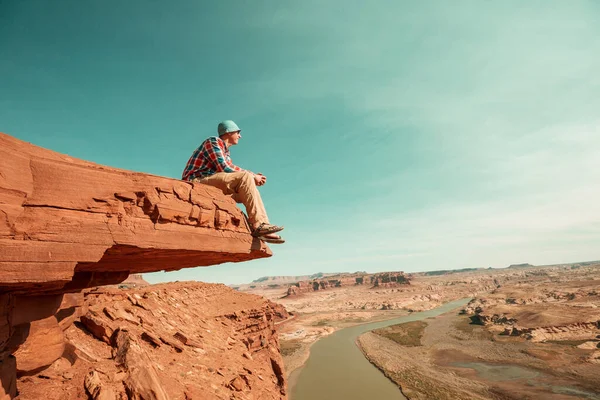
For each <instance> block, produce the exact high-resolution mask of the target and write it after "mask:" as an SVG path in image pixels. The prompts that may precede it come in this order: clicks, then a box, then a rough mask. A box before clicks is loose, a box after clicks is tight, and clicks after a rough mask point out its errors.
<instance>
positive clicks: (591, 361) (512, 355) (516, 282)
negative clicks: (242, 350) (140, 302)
mask: <svg viewBox="0 0 600 400" xmlns="http://www.w3.org/2000/svg"><path fill="white" fill-rule="evenodd" d="M400 274H401V273H399V272H395V273H388V274H361V273H357V274H339V275H329V276H326V277H324V278H316V279H313V280H312V281H308V282H307V283H311V282H331V283H332V284H330V285H321V284H319V285H318V289H317V285H316V284H315V285H314V289H317V290H306V291H304V292H301V293H298V288H302V287H303V286H304V287H310V288H311V289H312V288H313V285H312V284H307V283H306V282H305V283H304V284H303V283H302V281H301V282H300V283H299V284H298V283H296V284H295V285H291V286H288V285H289V284H285V285H282V286H284V287H286V286H287V287H288V289H287V290H285V291H284V290H282V289H283V288H279V290H278V288H277V287H275V286H276V285H277V283H276V281H274V280H272V281H269V283H268V284H267V285H264V286H263V287H262V289H260V288H259V286H260V284H257V283H256V282H255V283H253V286H255V287H254V288H253V289H250V290H253V291H259V292H261V294H262V295H263V296H266V297H268V298H270V299H271V300H273V301H276V302H278V303H279V304H282V305H283V306H285V308H286V309H287V310H288V311H289V312H290V313H291V314H293V317H292V318H290V319H289V320H288V321H286V322H284V323H283V324H281V325H280V327H279V330H280V344H281V348H282V354H283V358H284V363H285V365H286V373H287V374H288V376H289V378H290V386H291V389H290V391H291V393H292V399H304V398H309V397H306V395H305V394H302V396H297V397H295V396H294V395H295V394H296V393H299V392H298V391H297V390H296V389H297V388H296V387H295V386H296V385H297V384H298V381H299V380H300V381H301V380H302V374H303V373H304V371H303V365H304V363H305V362H306V360H307V359H308V358H309V357H310V353H311V346H312V345H313V344H314V343H315V341H317V340H319V339H320V338H323V337H326V336H329V335H332V334H333V333H334V332H336V331H338V330H340V329H344V328H347V327H350V326H359V325H360V326H365V324H367V323H369V326H370V325H373V324H371V323H372V322H375V321H382V320H390V319H393V318H398V317H402V316H410V315H416V314H418V313H419V311H424V310H431V309H434V308H436V307H439V306H440V305H442V304H444V303H447V302H450V301H456V300H459V299H463V300H464V304H463V305H462V306H461V307H455V309H454V310H452V311H450V312H447V313H444V314H442V315H439V316H436V317H431V318H424V319H420V320H416V321H412V322H406V323H402V324H389V323H387V324H385V323H384V324H383V325H385V326H383V327H380V328H377V329H370V330H368V331H366V332H364V333H361V334H360V335H357V339H356V345H357V346H359V348H360V349H361V351H362V352H363V354H364V356H365V357H366V358H367V359H368V360H369V361H370V362H371V363H372V364H373V365H375V366H376V367H377V368H378V369H379V370H380V371H382V372H383V373H384V374H385V375H386V376H387V377H388V378H389V379H390V380H391V381H393V382H394V383H395V384H396V386H397V387H398V388H399V389H400V390H401V393H400V392H399V393H398V397H395V398H408V399H538V398H539V399H541V398H543V399H576V398H583V399H598V398H600V380H599V379H598V376H600V362H599V355H600V347H599V343H600V312H599V311H598V310H599V306H600V297H599V296H600V263H599V262H589V263H575V264H564V265H549V266H533V265H529V264H520V265H512V266H510V267H508V268H503V269H474V270H466V271H441V272H429V273H415V274H406V275H403V276H404V277H405V279H402V281H399V282H386V283H385V284H381V283H380V282H378V284H377V285H374V284H373V283H374V281H375V279H377V278H376V277H377V276H379V277H380V278H381V276H382V275H383V276H386V277H387V276H397V275H400ZM370 276H373V277H374V279H373V280H371V279H370ZM357 278H361V279H357ZM352 280H354V284H350V283H351V282H352ZM336 281H341V282H344V281H345V282H348V285H344V284H338V285H336V284H335V282H336ZM359 281H361V282H363V283H362V284H359V283H358V282H359ZM380 281H381V279H380ZM386 281H389V280H388V279H386ZM367 282H368V284H366V283H367ZM290 287H291V289H289V288H290ZM242 289H244V288H242ZM353 329H354V328H353ZM339 341H340V340H338V342H339ZM333 343H334V340H332V341H330V344H329V346H335V344H333ZM319 351H324V348H323V347H319ZM319 360H320V361H321V362H324V358H319ZM325 362H329V361H325ZM330 363H331V366H332V367H333V366H335V367H336V368H341V369H346V370H348V373H349V374H350V371H349V368H346V366H344V365H341V364H336V363H335V361H334V360H331V361H330ZM308 368H311V366H310V364H309V365H308ZM315 368H316V367H315ZM321 372H322V374H324V372H323V371H321ZM334 380H335V379H333V378H331V377H330V379H328V377H327V376H324V377H323V378H322V382H318V381H315V380H313V381H312V385H315V384H316V385H322V387H323V389H324V392H327V390H328V389H325V387H326V386H329V387H331V386H335V385H336V383H335V382H332V381H334ZM341 384H342V386H343V385H346V386H348V384H347V383H346V384H344V382H342V383H341ZM355 391H356V390H355ZM316 392H317V393H318V391H316ZM332 392H335V389H333V390H332ZM342 392H343V388H340V389H339V391H337V393H342ZM311 393H312V392H311ZM349 396H350V397H347V396H343V398H344V399H346V398H357V399H358V398H360V394H358V393H356V394H355V396H356V397H352V396H353V394H350V395H349ZM310 397H314V398H326V397H327V396H326V395H323V396H322V397H319V394H314V393H312V394H311V396H310ZM340 398H342V397H340Z"/></svg>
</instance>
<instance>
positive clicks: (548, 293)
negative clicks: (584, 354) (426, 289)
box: [464, 264, 600, 342]
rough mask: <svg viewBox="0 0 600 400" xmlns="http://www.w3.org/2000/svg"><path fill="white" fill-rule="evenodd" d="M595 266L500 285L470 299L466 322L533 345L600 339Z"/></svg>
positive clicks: (599, 282)
mask: <svg viewBox="0 0 600 400" xmlns="http://www.w3.org/2000/svg"><path fill="white" fill-rule="evenodd" d="M599 267H600V264H595V265H594V264H592V265H590V266H582V267H580V268H578V269H576V270H574V271H573V270H571V269H570V267H566V268H564V267H563V268H558V267H557V268H556V270H557V271H561V270H562V271H568V273H564V275H563V276H562V277H561V278H560V280H559V279H557V278H556V272H554V270H553V269H548V270H546V271H543V272H544V274H543V275H537V274H536V275H533V274H527V275H526V279H529V280H533V283H532V282H519V281H517V282H513V283H508V284H505V285H503V286H501V287H499V288H497V289H496V290H494V291H493V292H491V293H489V294H487V295H485V296H481V297H478V298H475V299H473V300H472V301H471V302H470V303H469V304H468V305H467V307H465V309H464V313H466V314H469V315H471V320H472V321H474V322H475V323H477V324H480V325H486V326H488V327H489V329H491V330H493V331H495V332H498V333H501V334H503V335H509V336H521V337H524V338H526V339H529V340H532V341H534V342H545V341H579V340H591V339H596V338H597V337H598V335H600V311H599V310H600V308H599V306H600V280H598V272H599V270H598V268H599Z"/></svg>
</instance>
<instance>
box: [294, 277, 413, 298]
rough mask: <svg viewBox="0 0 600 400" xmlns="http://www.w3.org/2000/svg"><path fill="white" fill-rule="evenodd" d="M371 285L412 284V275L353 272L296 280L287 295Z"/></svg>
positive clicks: (375, 286) (373, 286) (392, 285)
mask: <svg viewBox="0 0 600 400" xmlns="http://www.w3.org/2000/svg"><path fill="white" fill-rule="evenodd" d="M355 285H370V287H371V288H378V287H395V286H398V285H410V277H409V276H407V275H405V274H404V272H401V271H397V272H378V273H374V274H364V273H353V274H348V273H344V274H335V275H331V276H329V277H328V279H312V280H305V281H299V282H295V283H293V284H292V285H290V286H289V287H288V290H287V294H286V295H287V296H297V295H300V294H302V293H309V292H316V291H319V290H327V289H333V288H339V287H342V286H355Z"/></svg>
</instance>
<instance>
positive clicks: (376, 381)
mask: <svg viewBox="0 0 600 400" xmlns="http://www.w3.org/2000/svg"><path fill="white" fill-rule="evenodd" d="M469 300H470V299H462V300H457V301H453V302H450V303H446V304H444V305H443V306H441V307H438V308H436V309H433V310H429V311H424V312H419V313H413V314H411V315H407V316H404V317H400V318H395V319H392V320H388V321H381V322H374V323H370V324H364V325H358V326H353V327H350V328H346V329H342V330H339V331H337V332H335V333H334V334H332V335H330V336H327V337H324V338H322V339H320V340H319V341H317V342H316V343H315V344H314V345H313V346H312V347H311V350H310V357H309V358H308V361H307V362H306V364H305V365H304V367H302V368H300V369H298V370H296V371H294V373H293V374H292V376H291V377H290V382H295V384H294V385H293V387H292V388H291V397H290V398H291V400H319V399H323V400H325V399H326V400H335V399H344V400H367V399H368V400H371V399H377V400H388V399H389V400H396V399H405V397H404V396H403V395H402V393H401V392H400V389H399V388H398V386H396V385H395V384H394V383H393V382H391V381H390V380H389V379H388V378H386V377H385V376H384V375H383V374H382V373H381V372H380V371H379V370H378V369H377V368H375V367H374V366H373V365H372V364H371V363H370V362H369V361H367V359H366V358H365V357H364V356H363V354H362V353H361V351H360V350H359V349H358V347H357V346H356V344H355V341H356V338H357V337H358V336H359V335H362V334H363V333H365V332H368V331H371V330H373V329H378V328H383V327H386V326H390V325H395V324H401V323H404V322H410V321H418V320H421V319H425V318H429V317H435V316H437V315H440V314H443V313H445V312H448V311H450V310H453V309H455V308H458V307H462V306H464V305H466V304H467V303H468V302H469Z"/></svg>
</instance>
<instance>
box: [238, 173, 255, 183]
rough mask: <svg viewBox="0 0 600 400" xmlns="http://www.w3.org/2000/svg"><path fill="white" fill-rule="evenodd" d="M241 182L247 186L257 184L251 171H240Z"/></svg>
mask: <svg viewBox="0 0 600 400" xmlns="http://www.w3.org/2000/svg"><path fill="white" fill-rule="evenodd" d="M238 173H239V174H240V180H241V181H243V182H244V183H247V184H255V182H254V174H253V173H252V172H250V171H240V172H238Z"/></svg>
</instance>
